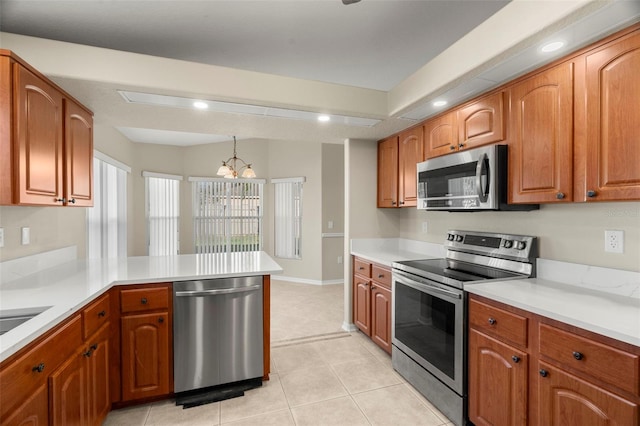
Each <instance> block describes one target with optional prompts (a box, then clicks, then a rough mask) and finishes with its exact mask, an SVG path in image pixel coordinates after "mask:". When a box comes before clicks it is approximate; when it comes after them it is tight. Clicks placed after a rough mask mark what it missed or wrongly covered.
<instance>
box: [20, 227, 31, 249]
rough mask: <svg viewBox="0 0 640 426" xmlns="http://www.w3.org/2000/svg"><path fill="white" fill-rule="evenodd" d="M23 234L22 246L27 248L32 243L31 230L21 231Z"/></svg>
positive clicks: (24, 229) (26, 228) (23, 229)
mask: <svg viewBox="0 0 640 426" xmlns="http://www.w3.org/2000/svg"><path fill="white" fill-rule="evenodd" d="M21 231H22V232H21V233H22V245H23V246H26V245H27V244H29V243H30V242H31V230H30V229H29V228H28V227H24V228H22V229H21Z"/></svg>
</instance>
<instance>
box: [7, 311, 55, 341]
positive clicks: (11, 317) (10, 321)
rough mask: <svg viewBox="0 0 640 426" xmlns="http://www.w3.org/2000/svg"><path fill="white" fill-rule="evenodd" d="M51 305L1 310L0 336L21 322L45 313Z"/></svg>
mask: <svg viewBox="0 0 640 426" xmlns="http://www.w3.org/2000/svg"><path fill="white" fill-rule="evenodd" d="M50 307H51V306H40V307H37V308H29V309H19V310H16V309H10V310H6V311H0V336H1V335H3V334H4V333H6V332H8V331H11V330H13V329H14V328H16V327H17V326H19V325H20V324H22V323H24V322H26V321H29V320H30V319H31V318H33V317H35V316H36V315H39V314H41V313H43V312H44V311H46V310H47V309H49V308H50Z"/></svg>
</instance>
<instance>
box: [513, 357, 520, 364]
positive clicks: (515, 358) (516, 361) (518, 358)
mask: <svg viewBox="0 0 640 426" xmlns="http://www.w3.org/2000/svg"><path fill="white" fill-rule="evenodd" d="M511 359H512V360H513V362H515V363H516V364H517V363H519V362H520V357H519V356H517V355H513V356H512V357H511Z"/></svg>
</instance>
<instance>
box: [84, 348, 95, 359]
mask: <svg viewBox="0 0 640 426" xmlns="http://www.w3.org/2000/svg"><path fill="white" fill-rule="evenodd" d="M92 353H93V350H91V349H89V350H88V351H86V352H85V353H83V354H82V355H83V356H86V357H87V358H90V357H91V354H92Z"/></svg>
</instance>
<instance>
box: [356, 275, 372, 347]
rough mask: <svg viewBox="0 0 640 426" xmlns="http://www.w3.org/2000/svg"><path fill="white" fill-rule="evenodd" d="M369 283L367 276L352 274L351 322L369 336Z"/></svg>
mask: <svg viewBox="0 0 640 426" xmlns="http://www.w3.org/2000/svg"><path fill="white" fill-rule="evenodd" d="M370 283H371V282H370V281H369V279H367V278H363V277H361V276H359V275H354V276H353V323H354V324H355V325H356V326H357V327H358V328H359V329H360V331H362V332H363V333H364V334H366V335H367V336H371V284H370Z"/></svg>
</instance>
